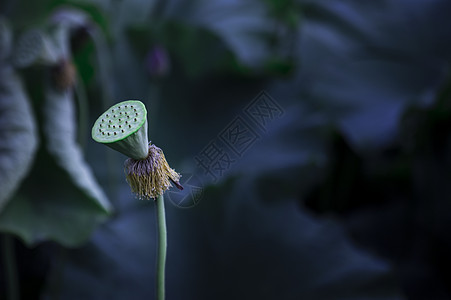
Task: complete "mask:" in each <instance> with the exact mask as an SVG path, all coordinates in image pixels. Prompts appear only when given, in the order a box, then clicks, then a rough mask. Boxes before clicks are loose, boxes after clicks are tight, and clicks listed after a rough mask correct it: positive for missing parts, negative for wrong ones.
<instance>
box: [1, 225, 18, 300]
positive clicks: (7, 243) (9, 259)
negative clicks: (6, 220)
mask: <svg viewBox="0 0 451 300" xmlns="http://www.w3.org/2000/svg"><path fill="white" fill-rule="evenodd" d="M2 247H3V249H2V250H3V251H2V252H3V263H4V266H5V274H6V281H7V284H8V290H7V297H6V299H8V300H18V299H19V298H20V297H19V283H18V280H17V266H16V257H15V255H14V240H13V238H12V237H11V236H10V235H8V234H7V235H4V236H3V243H2Z"/></svg>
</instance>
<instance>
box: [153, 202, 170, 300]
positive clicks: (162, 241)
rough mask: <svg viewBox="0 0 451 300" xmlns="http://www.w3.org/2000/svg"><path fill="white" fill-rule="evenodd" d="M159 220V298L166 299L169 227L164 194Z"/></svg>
mask: <svg viewBox="0 0 451 300" xmlns="http://www.w3.org/2000/svg"><path fill="white" fill-rule="evenodd" d="M156 202H157V222H158V259H157V299H158V300H164V292H165V284H164V281H165V275H164V274H165V267H166V251H167V246H168V243H167V229H166V214H165V209H164V198H163V195H160V196H158V198H157V200H156Z"/></svg>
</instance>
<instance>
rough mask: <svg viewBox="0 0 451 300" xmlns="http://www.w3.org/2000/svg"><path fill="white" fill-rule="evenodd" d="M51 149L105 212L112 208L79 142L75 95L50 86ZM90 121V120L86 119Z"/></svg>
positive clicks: (47, 125) (46, 126) (47, 131)
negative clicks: (84, 157)
mask: <svg viewBox="0 0 451 300" xmlns="http://www.w3.org/2000/svg"><path fill="white" fill-rule="evenodd" d="M44 115H45V117H46V118H45V124H44V131H45V134H46V141H47V149H48V151H49V152H50V153H51V154H52V155H54V157H55V159H56V162H57V163H58V165H59V166H60V167H61V168H63V169H64V170H65V171H66V172H67V173H68V174H69V176H70V178H71V180H72V182H73V183H74V184H75V185H76V186H77V187H78V188H80V189H81V190H82V191H84V193H86V195H87V197H88V198H90V199H91V200H92V201H94V202H95V203H96V204H97V205H99V207H100V208H102V209H103V210H104V211H105V212H110V211H111V209H112V207H111V204H110V203H109V201H108V200H107V198H106V196H105V194H104V193H103V191H102V189H101V187H100V186H99V185H98V183H97V181H96V180H95V178H94V176H93V174H92V172H91V170H90V168H89V166H88V165H87V164H86V162H85V161H84V159H83V154H82V151H81V149H80V147H79V146H78V144H77V143H76V140H77V133H76V124H77V123H76V120H75V108H74V100H73V97H72V93H71V92H70V91H58V90H56V89H55V88H53V87H48V89H47V93H46V104H45V108H44ZM85 121H86V120H85Z"/></svg>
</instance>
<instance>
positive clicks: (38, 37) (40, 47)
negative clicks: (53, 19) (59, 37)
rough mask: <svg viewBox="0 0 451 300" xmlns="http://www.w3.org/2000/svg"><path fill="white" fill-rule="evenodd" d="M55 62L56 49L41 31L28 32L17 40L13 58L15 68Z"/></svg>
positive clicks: (56, 58)
mask: <svg viewBox="0 0 451 300" xmlns="http://www.w3.org/2000/svg"><path fill="white" fill-rule="evenodd" d="M57 61H58V55H57V49H56V48H55V45H54V44H53V43H52V41H51V40H50V38H49V37H48V36H47V35H46V34H45V33H44V32H43V31H41V30H37V29H34V30H30V31H28V32H26V33H25V34H23V35H22V36H21V37H20V38H19V41H18V43H17V46H16V48H15V51H14V57H13V62H14V64H15V65H16V66H17V67H20V68H24V67H28V66H30V65H32V64H34V63H41V64H45V65H53V64H55V63H57Z"/></svg>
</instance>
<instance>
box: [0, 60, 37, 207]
mask: <svg viewBox="0 0 451 300" xmlns="http://www.w3.org/2000/svg"><path fill="white" fill-rule="evenodd" d="M28 101H29V100H28V98H27V95H26V94H25V91H24V89H23V86H22V82H21V80H20V79H19V77H18V76H17V75H16V74H15V72H14V71H13V69H12V67H11V66H0V140H1V144H0V145H1V146H0V211H1V210H2V209H3V208H4V206H5V205H6V204H7V202H8V200H10V198H11V196H12V195H13V193H14V192H15V191H16V189H17V188H18V187H19V185H20V182H21V181H22V179H23V178H24V176H26V174H27V173H28V170H29V169H30V166H31V164H32V162H33V159H34V153H35V151H36V148H37V144H38V138H37V135H36V124H35V119H34V116H33V113H32V111H31V107H30V105H29V102H28Z"/></svg>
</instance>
